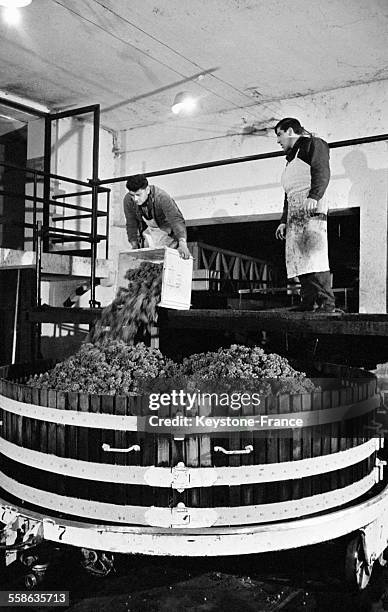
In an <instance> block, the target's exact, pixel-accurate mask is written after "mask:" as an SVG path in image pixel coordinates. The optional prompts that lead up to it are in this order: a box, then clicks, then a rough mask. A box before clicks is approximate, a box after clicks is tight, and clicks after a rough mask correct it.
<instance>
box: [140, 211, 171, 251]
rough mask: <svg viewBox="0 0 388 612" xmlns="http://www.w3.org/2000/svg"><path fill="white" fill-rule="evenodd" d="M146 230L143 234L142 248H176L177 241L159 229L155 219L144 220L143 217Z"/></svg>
mask: <svg viewBox="0 0 388 612" xmlns="http://www.w3.org/2000/svg"><path fill="white" fill-rule="evenodd" d="M143 219H144V221H145V223H146V225H147V229H145V230H144V232H143V239H144V246H145V247H149V248H151V249H157V248H160V247H164V246H167V247H171V248H173V249H175V248H176V247H177V246H178V243H177V241H176V240H175V238H174V237H173V236H170V235H169V234H168V232H166V231H164V230H162V229H160V227H159V226H158V225H157V223H156V221H155V219H146V218H145V217H143Z"/></svg>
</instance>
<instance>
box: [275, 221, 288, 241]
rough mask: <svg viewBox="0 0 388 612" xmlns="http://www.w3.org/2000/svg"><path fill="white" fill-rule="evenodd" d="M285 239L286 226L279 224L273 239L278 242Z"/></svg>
mask: <svg viewBox="0 0 388 612" xmlns="http://www.w3.org/2000/svg"><path fill="white" fill-rule="evenodd" d="M285 237H286V224H285V223H281V224H280V225H278V227H277V229H276V232H275V238H277V239H278V240H284V239H285Z"/></svg>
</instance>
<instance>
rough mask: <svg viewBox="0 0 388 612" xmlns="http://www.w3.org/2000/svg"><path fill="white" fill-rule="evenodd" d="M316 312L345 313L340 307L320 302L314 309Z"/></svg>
mask: <svg viewBox="0 0 388 612" xmlns="http://www.w3.org/2000/svg"><path fill="white" fill-rule="evenodd" d="M315 312H317V313H318V314H319V313H322V314H345V313H344V311H343V310H341V309H340V308H336V307H335V306H334V305H333V304H321V305H320V306H318V308H317V310H316V311H315Z"/></svg>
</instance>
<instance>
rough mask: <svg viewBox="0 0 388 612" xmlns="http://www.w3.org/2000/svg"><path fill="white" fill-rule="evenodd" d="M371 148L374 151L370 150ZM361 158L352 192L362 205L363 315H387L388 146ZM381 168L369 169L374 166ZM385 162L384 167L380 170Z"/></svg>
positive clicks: (361, 296) (381, 146) (361, 284)
mask: <svg viewBox="0 0 388 612" xmlns="http://www.w3.org/2000/svg"><path fill="white" fill-rule="evenodd" d="M369 147H371V149H372V150H370V149H369ZM368 149H369V151H368V153H369V154H368V155H366V154H365V152H364V150H363V153H362V155H364V159H363V160H362V159H361V156H360V155H359V162H360V163H361V166H360V165H359V168H358V171H359V174H358V178H357V180H355V182H354V183H353V185H352V188H351V189H354V190H357V192H358V193H357V195H358V196H359V202H360V305H359V312H361V313H378V314H385V313H387V312H388V308H387V306H388V171H387V143H385V142H382V143H375V144H374V145H373V146H372V145H369V146H368ZM373 162H374V163H375V164H376V165H377V164H378V166H380V168H379V167H377V168H376V167H375V168H370V167H368V166H371V165H372V163H373ZM382 162H383V163H384V162H385V163H384V165H385V167H384V166H383V167H382V168H381V165H382Z"/></svg>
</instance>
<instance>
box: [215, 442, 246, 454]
mask: <svg viewBox="0 0 388 612" xmlns="http://www.w3.org/2000/svg"><path fill="white" fill-rule="evenodd" d="M252 451H253V446H252V444H248V445H247V446H246V447H245V449H243V450H226V448H224V447H223V446H215V447H214V452H216V453H224V455H249V453H251V452H252Z"/></svg>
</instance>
